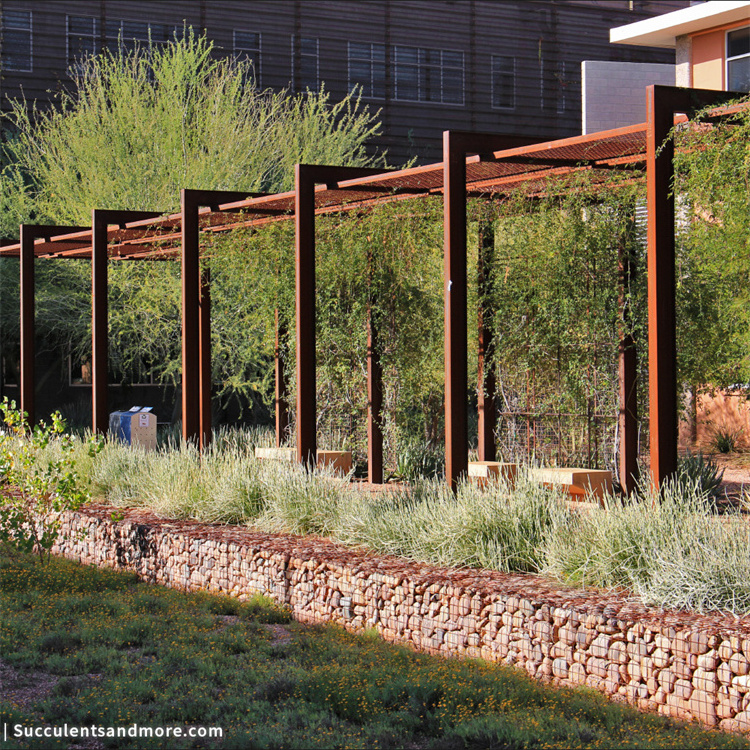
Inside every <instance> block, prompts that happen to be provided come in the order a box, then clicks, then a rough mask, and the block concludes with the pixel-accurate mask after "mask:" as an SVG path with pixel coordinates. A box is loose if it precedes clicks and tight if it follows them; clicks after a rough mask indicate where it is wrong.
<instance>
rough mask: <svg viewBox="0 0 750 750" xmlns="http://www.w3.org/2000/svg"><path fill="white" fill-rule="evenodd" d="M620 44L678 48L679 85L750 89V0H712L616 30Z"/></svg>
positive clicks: (613, 31) (614, 31) (653, 47)
mask: <svg viewBox="0 0 750 750" xmlns="http://www.w3.org/2000/svg"><path fill="white" fill-rule="evenodd" d="M611 39H612V42H614V43H615V44H627V45H638V46H641V47H643V48H644V49H646V48H651V49H655V48H661V49H671V50H674V51H675V56H676V66H677V77H676V85H677V86H690V87H691V88H697V89H714V90H716V91H741V92H750V0H711V1H710V2H707V3H700V4H697V5H692V6H691V7H689V8H683V9H681V10H676V11H673V12H671V13H666V14H665V15H663V16H658V17H656V18H651V19H644V20H642V21H638V22H636V23H630V24H627V25H626V26H622V27H619V28H615V29H612V32H611Z"/></svg>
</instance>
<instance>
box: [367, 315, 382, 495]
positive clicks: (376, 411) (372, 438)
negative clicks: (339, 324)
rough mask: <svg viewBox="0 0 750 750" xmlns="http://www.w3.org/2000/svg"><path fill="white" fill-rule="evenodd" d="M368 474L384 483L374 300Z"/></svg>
mask: <svg viewBox="0 0 750 750" xmlns="http://www.w3.org/2000/svg"><path fill="white" fill-rule="evenodd" d="M367 475H368V479H369V480H370V482H371V483H372V484H382V483H383V367H382V365H381V363H380V345H379V342H378V329H377V325H376V323H375V314H374V312H373V309H372V302H371V303H370V305H369V309H368V312H367Z"/></svg>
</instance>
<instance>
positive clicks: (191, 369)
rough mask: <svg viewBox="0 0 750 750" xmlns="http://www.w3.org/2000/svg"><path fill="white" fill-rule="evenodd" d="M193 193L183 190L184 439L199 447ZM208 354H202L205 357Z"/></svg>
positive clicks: (195, 206) (197, 260)
mask: <svg viewBox="0 0 750 750" xmlns="http://www.w3.org/2000/svg"><path fill="white" fill-rule="evenodd" d="M193 193H194V191H192V190H184V189H183V190H181V191H180V207H181V211H182V217H181V232H182V252H181V260H182V437H183V439H184V440H185V441H187V442H192V443H194V444H196V445H200V429H201V419H200V415H201V398H200V386H201V382H200V381H201V351H200V315H199V298H200V258H199V253H200V247H199V240H198V229H199V228H198V203H197V201H196V200H195V196H194V194H193ZM206 353H207V352H205V351H204V352H203V354H204V356H205V354H206Z"/></svg>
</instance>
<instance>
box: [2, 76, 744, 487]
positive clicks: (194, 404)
mask: <svg viewBox="0 0 750 750" xmlns="http://www.w3.org/2000/svg"><path fill="white" fill-rule="evenodd" d="M737 96H741V94H732V93H727V92H717V91H708V90H696V89H681V88H674V87H668V86H650V87H649V88H648V90H647V101H648V121H647V122H646V123H644V124H640V125H633V126H630V127H625V128H619V129H616V130H610V131H603V132H600V133H594V134H591V135H585V136H577V137H574V138H566V139H561V140H556V141H550V142H547V143H541V144H532V145H529V144H528V141H527V140H526V141H525V140H524V139H522V138H518V137H513V136H502V135H493V134H481V133H465V132H455V131H453V132H452V131H447V132H446V133H445V136H444V144H443V145H444V148H443V155H444V156H443V162H442V163H440V164H432V165H427V166H424V167H414V168H411V169H404V170H398V171H392V172H384V171H382V170H373V169H360V168H345V167H338V166H315V165H297V167H296V172H295V189H294V191H290V192H286V193H278V194H275V195H262V194H249V193H246V192H232V191H197V190H183V191H182V193H181V211H180V213H179V214H173V215H169V216H163V215H156V214H154V213H153V212H132V211H107V210H104V211H99V210H97V211H94V212H93V215H92V228H91V229H88V228H80V227H49V226H37V225H22V227H21V241H20V242H19V243H17V244H13V245H9V246H5V247H1V248H0V256H11V257H20V259H21V341H22V348H21V406H22V408H23V409H24V410H25V411H27V412H28V413H29V416H30V419H33V415H34V339H33V333H34V272H33V262H34V259H35V258H50V257H51V258H58V257H78V258H90V259H91V260H92V363H93V365H94V367H93V383H92V404H93V428H94V430H95V431H97V432H103V431H105V430H106V429H107V423H108V415H107V413H106V412H107V409H106V388H107V337H106V331H107V308H106V288H107V287H106V264H107V260H108V259H131V260H137V259H144V260H154V259H164V258H174V257H176V256H179V257H180V260H181V265H182V425H183V436H184V438H185V439H186V440H191V441H194V442H195V443H197V444H199V445H200V446H201V447H205V446H206V445H207V444H208V442H209V441H210V437H211V426H210V425H211V381H210V373H211V360H210V286H209V285H210V281H209V277H208V273H207V269H204V271H203V272H201V268H200V234H201V232H204V233H207V232H227V231H231V230H232V229H235V228H239V227H247V226H257V225H260V224H263V223H267V222H271V221H279V220H289V219H291V218H292V217H294V219H295V229H296V248H295V249H296V282H295V283H296V333H297V336H296V359H297V385H298V387H297V458H298V460H299V461H301V462H303V463H307V464H311V463H314V460H315V454H316V447H317V446H316V431H315V425H316V405H315V404H316V399H315V369H316V368H315V216H316V214H323V213H331V212H340V211H346V210H352V209H359V208H363V207H367V206H371V205H375V204H378V203H382V202H387V201H393V200H401V199H407V198H413V197H417V196H424V195H441V194H442V196H443V211H444V214H443V215H444V284H445V288H444V296H445V382H446V385H445V388H446V395H445V421H446V479H447V481H448V482H449V483H450V484H451V486H453V487H455V486H456V483H457V482H458V480H459V478H460V477H461V476H462V475H463V474H465V472H466V470H467V466H468V435H467V416H468V401H467V393H468V381H467V335H466V330H467V310H466V298H467V295H466V290H467V278H466V260H467V258H466V199H467V197H469V196H484V197H487V196H493V197H502V196H503V195H504V194H507V193H509V192H510V191H512V190H513V189H514V188H517V187H519V186H521V185H526V186H528V187H530V188H531V189H532V190H534V191H536V192H538V193H542V192H544V190H545V183H546V181H547V180H548V179H549V178H551V177H555V176H559V175H565V174H569V173H572V172H574V171H577V170H588V171H591V172H592V173H593V174H594V175H597V174H599V173H600V172H601V173H606V172H608V171H610V170H613V169H616V170H636V174H640V172H639V171H638V170H641V171H642V170H643V169H644V168H645V171H646V176H647V186H648V301H649V329H648V336H649V394H650V395H649V397H650V401H651V407H650V422H649V424H650V433H651V446H650V451H651V474H652V478H653V481H654V482H655V483H656V484H657V485H658V484H660V483H661V482H662V481H663V480H664V479H665V478H667V477H668V476H670V475H672V474H673V473H674V472H675V471H676V469H677V388H676V370H675V362H676V337H675V281H674V258H675V240H674V200H673V198H672V195H671V185H672V178H673V175H674V147H673V144H672V143H671V141H667V138H668V134H669V132H670V130H671V129H672V127H673V126H674V124H675V122H676V119H675V114H677V113H680V117H679V118H678V121H679V120H680V119H681V120H684V119H685V117H684V115H687V116H688V117H689V116H690V115H691V114H692V113H693V112H694V111H696V110H697V109H701V108H703V107H706V106H712V105H719V104H720V103H722V102H723V101H726V100H727V99H728V98H730V97H731V98H734V97H737ZM720 114H721V113H720V112H718V111H717V116H720ZM665 142H666V145H664V146H662V144H664V143H665ZM660 147H661V148H660ZM480 244H482V243H480ZM483 244H484V247H483V248H480V267H479V283H480V284H483V283H485V282H484V279H486V276H487V273H488V264H489V263H490V255H491V249H490V243H489V242H485V243H483ZM620 273H621V278H622V279H623V283H627V279H628V277H629V275H630V273H631V270H630V268H629V266H628V263H627V261H626V260H621V267H620ZM625 314H626V312H625ZM486 320H487V311H480V320H479V326H478V327H479V338H480V341H479V373H480V382H479V384H478V394H479V420H480V421H479V425H480V429H479V453H480V457H481V458H482V459H484V460H491V459H492V458H494V451H495V446H494V439H493V434H492V433H493V427H494V421H495V417H494V414H495V405H494V385H493V381H492V372H491V368H489V367H486V366H485V362H484V357H485V352H486V351H487V350H488V349H489V347H490V346H491V335H492V333H491V331H490V330H489V328H488V327H487V325H486ZM368 325H369V330H368V402H369V408H368V425H367V427H368V443H369V447H368V458H369V466H370V480H371V481H373V482H382V434H381V431H380V419H381V414H380V409H381V395H382V382H381V380H382V372H381V368H380V362H379V357H378V351H377V331H376V330H375V328H374V325H373V322H372V320H370V321H369V324H368ZM636 363H637V360H636V352H635V347H634V345H633V342H632V340H629V339H627V338H624V339H623V340H622V341H621V342H620V376H619V377H620V394H621V398H620V401H621V404H620V430H621V435H622V440H621V450H620V457H619V464H620V477H621V481H622V484H623V488H624V490H625V491H626V492H627V493H630V492H631V491H632V490H633V489H634V486H635V482H636V480H637V415H638V406H637V402H636V369H637V367H636ZM286 398H287V387H286V378H285V374H284V367H283V360H282V357H281V356H280V346H279V326H278V316H277V336H276V427H277V442H279V441H280V440H281V437H282V434H283V432H284V429H285V428H286V425H287V423H288V417H287V412H286Z"/></svg>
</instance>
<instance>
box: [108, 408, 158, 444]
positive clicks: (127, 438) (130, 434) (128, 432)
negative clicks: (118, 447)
mask: <svg viewBox="0 0 750 750" xmlns="http://www.w3.org/2000/svg"><path fill="white" fill-rule="evenodd" d="M152 409H153V407H152V406H143V407H141V406H133V407H132V408H131V409H129V410H128V411H113V412H112V413H111V414H110V415H109V435H110V437H111V438H112V439H113V440H119V441H121V442H123V443H127V444H128V445H139V446H140V447H142V448H146V449H148V450H153V449H154V448H156V414H154V413H153V411H152Z"/></svg>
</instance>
